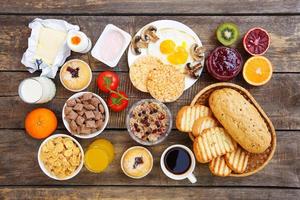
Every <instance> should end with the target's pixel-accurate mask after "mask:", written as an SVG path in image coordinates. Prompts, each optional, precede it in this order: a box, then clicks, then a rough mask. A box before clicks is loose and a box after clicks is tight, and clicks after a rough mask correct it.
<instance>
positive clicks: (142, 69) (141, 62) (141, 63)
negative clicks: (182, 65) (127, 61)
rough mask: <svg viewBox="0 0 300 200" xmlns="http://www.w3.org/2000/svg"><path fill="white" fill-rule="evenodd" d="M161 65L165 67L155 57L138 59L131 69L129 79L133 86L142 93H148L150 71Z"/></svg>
mask: <svg viewBox="0 0 300 200" xmlns="http://www.w3.org/2000/svg"><path fill="white" fill-rule="evenodd" d="M161 65H163V63H162V61H161V60H160V59H159V58H156V57H154V56H141V57H139V58H137V59H136V60H135V61H134V63H133V64H132V65H131V66H130V69H129V78H130V80H131V82H132V84H133V86H134V87H136V88H137V89H138V90H140V91H142V92H148V89H147V77H148V74H149V71H150V70H152V69H153V68H156V67H160V66H161Z"/></svg>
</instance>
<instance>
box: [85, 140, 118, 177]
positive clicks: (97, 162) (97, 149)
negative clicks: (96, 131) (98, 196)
mask: <svg viewBox="0 0 300 200" xmlns="http://www.w3.org/2000/svg"><path fill="white" fill-rule="evenodd" d="M113 159H114V146H113V144H112V143H111V142H110V141H108V140H105V139H97V140H95V141H94V142H92V144H90V146H89V147H88V149H87V151H86V152H85V156H84V165H85V167H86V168H87V169H88V170H89V171H91V172H94V173H100V172H102V171H104V170H105V169H106V168H107V167H108V166H109V164H110V163H111V162H112V161H113Z"/></svg>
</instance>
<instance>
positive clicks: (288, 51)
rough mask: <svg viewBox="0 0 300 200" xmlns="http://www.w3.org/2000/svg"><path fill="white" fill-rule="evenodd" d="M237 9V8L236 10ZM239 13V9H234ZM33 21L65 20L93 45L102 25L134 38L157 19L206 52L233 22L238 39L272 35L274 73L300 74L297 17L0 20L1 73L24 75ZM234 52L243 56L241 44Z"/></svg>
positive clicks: (96, 66) (97, 67) (122, 67)
mask: <svg viewBox="0 0 300 200" xmlns="http://www.w3.org/2000/svg"><path fill="white" fill-rule="evenodd" d="M235 9H236V8H235ZM236 10H238V9H236ZM35 17H41V18H59V19H65V20H67V21H69V22H70V23H74V24H78V25H80V27H81V29H82V30H83V31H84V32H86V33H87V35H88V36H89V37H91V40H92V42H93V44H94V43H95V42H96V40H97V39H98V37H99V35H100V34H101V32H102V30H103V29H104V27H105V25H106V24H108V23H113V24H115V25H117V26H119V27H120V28H122V29H124V30H126V31H128V32H129V33H130V34H132V35H133V34H134V33H135V32H136V31H137V30H138V29H140V28H141V27H143V26H144V25H145V24H147V23H149V22H151V21H154V20H159V19H173V20H178V21H180V22H183V23H185V24H186V25H188V26H190V27H191V28H192V29H193V30H194V31H195V32H196V33H197V34H198V35H199V37H200V39H201V40H202V42H203V44H204V46H205V47H206V49H207V51H210V50H211V49H213V48H215V47H216V46H217V45H219V44H218V42H217V40H216V38H215V29H216V27H217V25H218V24H219V23H221V22H224V21H232V22H235V23H237V24H238V25H239V27H240V29H241V30H240V31H241V35H243V34H244V33H245V32H246V31H247V30H248V29H249V28H251V27H254V26H262V27H264V28H266V29H267V30H268V31H269V32H270V34H271V39H272V40H271V46H270V49H269V50H268V52H267V53H266V56H267V57H268V58H269V59H270V60H271V61H272V63H273V65H274V71H275V72H300V68H299V67H298V64H299V62H300V49H299V48H298V47H299V46H300V16H189V17H187V16H76V17H72V16H68V17H66V16H54V17H51V16H0V24H1V29H0V60H1V61H0V70H1V71H7V70H9V71H12V70H19V71H20V70H21V71H25V70H26V69H25V67H24V66H23V65H22V64H21V63H20V60H21V58H22V55H23V53H24V51H25V50H26V48H27V38H28V37H29V35H30V29H29V28H28V27H27V26H28V23H29V22H30V21H32V20H33V19H34V18H35ZM237 48H238V49H239V50H240V52H241V53H242V54H243V55H244V56H243V57H244V59H245V60H246V59H247V57H248V55H247V54H246V52H245V51H244V50H243V47H242V44H241V42H239V43H238V44H237ZM126 55H127V54H124V55H123V57H122V58H121V61H120V63H119V65H118V67H117V68H114V70H116V71H128V65H127V56H126ZM71 58H81V59H83V60H86V61H89V62H90V64H91V68H92V69H93V70H94V71H103V70H107V69H110V70H111V68H108V67H106V66H105V65H104V64H102V63H100V62H99V61H97V60H95V59H94V58H92V56H91V55H90V54H86V55H82V54H74V53H73V54H72V56H71Z"/></svg>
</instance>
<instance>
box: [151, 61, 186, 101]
mask: <svg viewBox="0 0 300 200" xmlns="http://www.w3.org/2000/svg"><path fill="white" fill-rule="evenodd" d="M184 84H185V76H184V74H182V73H180V72H179V71H177V70H176V69H175V68H174V67H173V66H172V65H162V66H160V67H156V68H153V69H152V70H151V71H150V72H149V74H148V79H147V89H148V91H149V92H150V94H151V96H152V97H153V98H155V99H157V100H159V101H161V102H173V101H175V100H177V99H178V98H179V97H180V96H181V95H182V93H183V91H184Z"/></svg>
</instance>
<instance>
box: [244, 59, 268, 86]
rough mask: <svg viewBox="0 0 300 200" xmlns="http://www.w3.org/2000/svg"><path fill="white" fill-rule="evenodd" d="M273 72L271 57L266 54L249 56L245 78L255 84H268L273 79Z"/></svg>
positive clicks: (245, 68)
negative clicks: (268, 57) (265, 55)
mask: <svg viewBox="0 0 300 200" xmlns="http://www.w3.org/2000/svg"><path fill="white" fill-rule="evenodd" d="M272 73H273V67H272V64H271V62H270V61H269V59H267V58H266V57H264V56H253V57H251V58H249V59H248V60H247V61H246V63H245V65H244V69H243V77H244V79H245V80H246V81H247V82H248V83H249V84H251V85H254V86H260V85H264V84H266V83H267V82H268V81H269V80H270V79H271V76H272Z"/></svg>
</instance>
